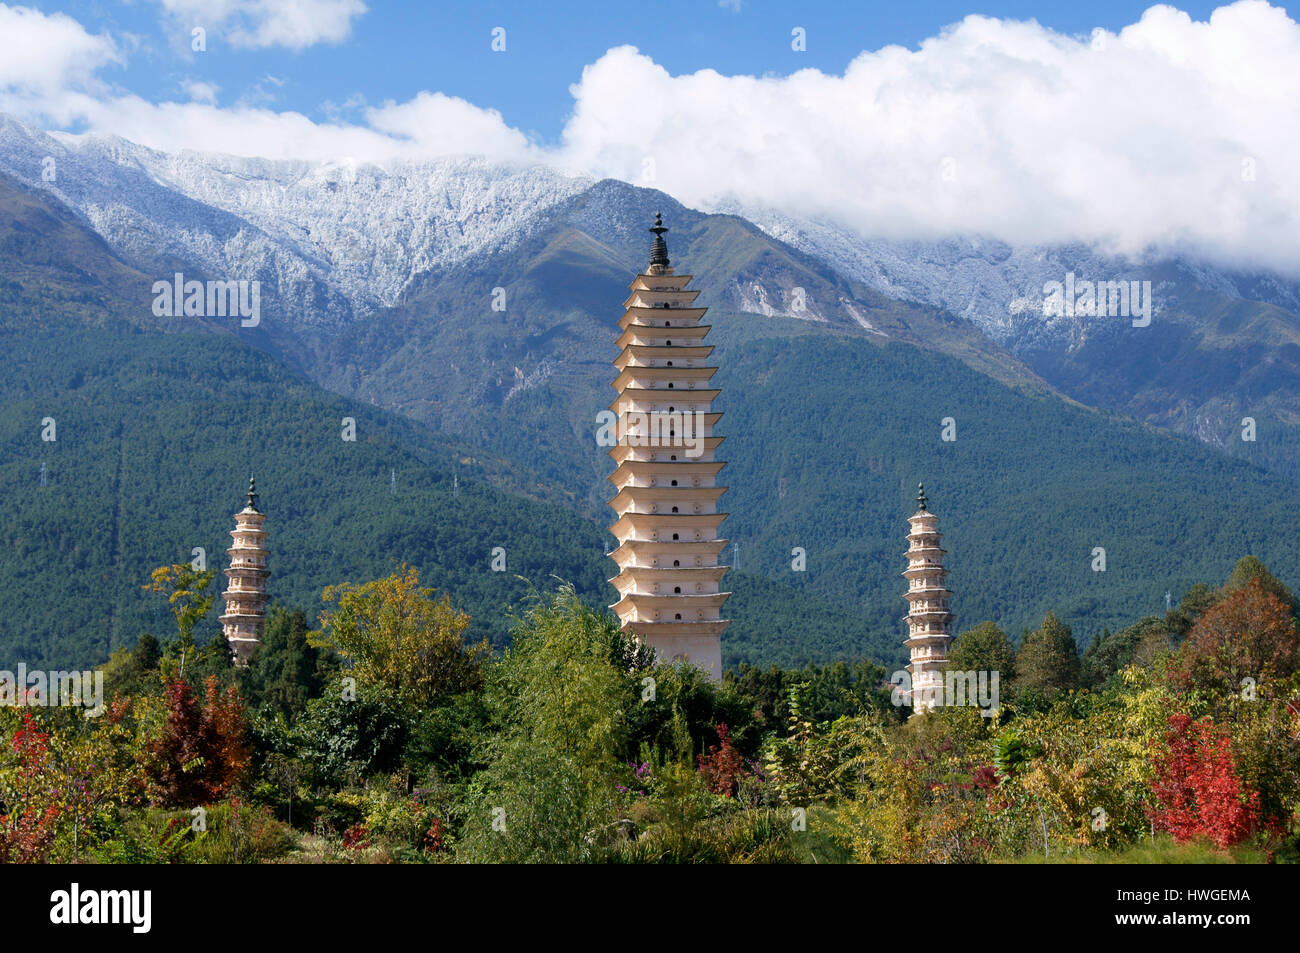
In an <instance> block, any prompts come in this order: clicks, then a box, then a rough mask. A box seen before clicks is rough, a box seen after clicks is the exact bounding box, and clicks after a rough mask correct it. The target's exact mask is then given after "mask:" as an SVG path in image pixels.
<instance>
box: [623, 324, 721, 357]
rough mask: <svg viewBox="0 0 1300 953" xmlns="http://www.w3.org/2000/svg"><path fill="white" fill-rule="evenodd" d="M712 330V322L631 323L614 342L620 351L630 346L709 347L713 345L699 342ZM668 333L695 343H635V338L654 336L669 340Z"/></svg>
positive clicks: (673, 348) (671, 348)
mask: <svg viewBox="0 0 1300 953" xmlns="http://www.w3.org/2000/svg"><path fill="white" fill-rule="evenodd" d="M712 330H713V325H711V324H692V325H686V326H681V327H675V328H672V327H669V328H664V327H651V326H649V325H645V324H631V325H628V326H627V327H626V328H624V329H623V333H622V334H620V335H619V336H618V340H617V341H615V342H614V344H615V346H616V347H618V348H619V350H620V351H621V350H622V349H624V348H628V347H662V348H668V349H670V350H675V349H676V348H679V347H680V348H688V347H708V346H711V345H705V344H701V343H699V342H701V341H703V340H704V339H705V338H706V337H708V336H709V332H710V331H712ZM651 331H653V332H654V334H653V335H651V334H650V333H648V332H651ZM668 335H672V336H673V337H675V338H678V339H679V340H683V341H693V342H695V343H692V344H635V343H633V341H634V339H636V338H650V337H654V338H659V337H662V338H663V339H664V340H665V341H667V340H668Z"/></svg>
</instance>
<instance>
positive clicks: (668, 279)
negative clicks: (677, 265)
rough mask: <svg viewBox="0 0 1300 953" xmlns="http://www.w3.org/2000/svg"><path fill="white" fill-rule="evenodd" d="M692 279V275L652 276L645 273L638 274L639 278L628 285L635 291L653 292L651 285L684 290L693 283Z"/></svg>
mask: <svg viewBox="0 0 1300 953" xmlns="http://www.w3.org/2000/svg"><path fill="white" fill-rule="evenodd" d="M691 278H692V276H691V275H679V274H676V273H674V272H672V271H669V272H666V273H663V274H658V275H652V274H649V273H647V272H644V271H643V272H640V273H638V274H637V276H636V277H635V278H633V279H632V283H631V284H629V285H628V288H629V289H631V290H633V291H637V290H640V291H651V290H653V288H652V287H650V285H651V284H655V285H669V286H670V287H676V288H684V287H686V286H687V285H688V284H690V283H691Z"/></svg>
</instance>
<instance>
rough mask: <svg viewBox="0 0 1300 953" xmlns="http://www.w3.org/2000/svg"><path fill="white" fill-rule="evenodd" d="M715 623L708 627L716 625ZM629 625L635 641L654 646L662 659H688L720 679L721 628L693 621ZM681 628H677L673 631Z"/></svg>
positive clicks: (677, 660)
mask: <svg viewBox="0 0 1300 953" xmlns="http://www.w3.org/2000/svg"><path fill="white" fill-rule="evenodd" d="M716 625H717V624H716V623H714V624H713V625H712V626H708V628H714V627H716ZM627 628H628V629H630V630H631V631H632V633H633V634H634V635H636V637H637V639H638V641H640V642H642V643H643V644H645V645H648V646H650V648H652V649H654V650H655V654H656V655H657V656H658V657H659V660H660V661H661V662H664V663H668V664H671V663H672V662H687V663H689V664H691V665H694V666H696V667H697V668H701V669H703V670H704V671H705V672H706V673H708V676H709V679H710V680H711V681H714V682H720V681H722V637H721V632H720V631H713V632H710V631H707V630H706V631H700V629H705V628H706V626H695V625H693V624H687V625H675V624H673V623H664V622H660V623H654V622H649V623H646V622H633V623H631V624H630V625H629V626H627ZM674 630H680V631H674Z"/></svg>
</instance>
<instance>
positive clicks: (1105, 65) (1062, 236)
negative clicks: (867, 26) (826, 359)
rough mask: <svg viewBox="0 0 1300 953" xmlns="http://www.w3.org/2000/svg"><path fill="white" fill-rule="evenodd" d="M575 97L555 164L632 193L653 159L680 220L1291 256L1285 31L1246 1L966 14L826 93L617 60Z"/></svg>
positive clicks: (1294, 98)
mask: <svg viewBox="0 0 1300 953" xmlns="http://www.w3.org/2000/svg"><path fill="white" fill-rule="evenodd" d="M572 92H573V96H574V99H575V101H576V105H575V111H574V115H573V117H572V119H571V120H570V122H569V124H568V126H567V127H566V129H565V132H564V156H565V159H566V160H567V161H568V162H569V163H571V164H572V165H573V166H574V167H576V168H579V169H581V170H583V171H586V172H589V173H594V174H598V175H608V176H612V177H616V178H622V179H627V180H629V181H636V180H637V179H638V178H639V177H640V176H641V174H642V170H643V169H644V167H645V160H646V159H647V158H652V159H653V160H654V169H655V172H656V176H657V181H656V183H655V184H656V185H657V186H658V187H659V188H662V189H663V190H665V191H667V192H669V193H670V194H672V195H674V196H675V197H677V198H678V199H680V200H682V201H683V202H686V203H687V204H691V205H696V206H702V207H709V206H710V205H711V204H713V203H715V202H718V201H720V200H722V199H725V198H727V197H734V198H736V199H739V200H740V202H741V203H755V204H761V205H766V206H774V207H777V208H778V209H781V210H782V211H785V212H788V213H792V214H795V215H803V216H824V217H830V218H833V219H836V220H838V221H840V222H842V223H845V224H848V225H850V226H852V227H854V228H855V229H857V230H859V231H861V232H863V233H866V234H871V235H881V236H899V237H912V236H933V235H944V234H953V233H981V234H985V235H991V236H994V237H998V238H1002V239H1005V240H1008V241H1011V242H1059V241H1075V240H1083V241H1087V242H1089V243H1094V244H1097V245H1099V246H1100V247H1102V248H1103V249H1105V250H1107V251H1111V252H1120V253H1130V254H1132V253H1140V252H1141V251H1143V250H1144V249H1147V248H1149V247H1152V246H1159V247H1161V248H1164V249H1181V250H1188V251H1192V252H1197V251H1199V252H1202V253H1205V254H1208V255H1212V256H1213V257H1215V258H1217V259H1219V260H1227V261H1229V262H1233V263H1242V264H1247V263H1249V264H1266V265H1269V266H1272V267H1275V268H1279V269H1283V270H1286V271H1289V272H1292V273H1294V272H1296V271H1297V264H1296V262H1297V261H1298V260H1300V177H1297V176H1296V175H1295V174H1294V171H1293V170H1294V157H1295V156H1296V155H1297V154H1300V122H1297V121H1296V116H1297V106H1296V104H1297V103H1298V102H1300V26H1297V24H1296V23H1295V22H1294V21H1292V20H1291V19H1290V18H1289V17H1288V16H1287V14H1286V13H1285V11H1283V10H1281V9H1278V8H1274V7H1270V6H1268V5H1267V4H1266V3H1263V2H1255V0H1246V2H1240V3H1236V4H1234V5H1232V6H1230V7H1224V8H1221V9H1219V10H1217V11H1215V12H1214V14H1213V15H1212V16H1211V18H1210V20H1209V22H1208V23H1207V22H1201V23H1197V22H1193V21H1192V20H1191V18H1190V17H1188V16H1187V15H1186V14H1184V13H1181V12H1179V11H1177V10H1175V9H1173V8H1172V7H1168V6H1160V7H1152V8H1151V9H1150V10H1148V11H1147V12H1146V13H1145V14H1144V15H1143V17H1142V18H1141V20H1140V21H1139V22H1138V23H1136V24H1133V25H1131V26H1129V27H1126V28H1124V29H1123V30H1121V31H1120V33H1119V34H1118V35H1116V34H1109V33H1105V32H1098V33H1096V34H1094V36H1092V37H1085V38H1078V39H1076V38H1072V37H1067V36H1062V35H1060V34H1057V33H1054V32H1052V31H1050V30H1048V29H1045V28H1044V27H1042V26H1040V25H1038V24H1036V23H1032V22H1028V23H1025V22H1011V21H1001V20H994V19H989V18H986V17H968V18H967V19H965V20H963V21H962V22H960V23H958V24H956V25H954V26H952V27H950V28H949V29H947V30H945V31H943V33H942V34H941V35H940V36H937V37H934V38H931V39H929V40H927V41H925V42H924V43H923V44H922V45H921V47H920V49H918V50H915V51H910V50H906V49H903V48H901V47H887V48H885V49H882V50H879V51H876V52H868V53H863V54H861V55H860V56H858V57H857V58H856V59H855V60H854V61H853V62H852V63H850V64H849V66H848V68H847V69H846V70H845V72H844V74H843V75H839V76H836V75H826V74H824V73H821V72H819V71H816V70H803V71H800V72H798V73H795V74H793V75H790V76H787V77H779V78H754V77H748V76H722V75H719V74H718V73H716V72H714V71H712V70H703V71H700V72H698V73H693V74H690V75H684V76H671V75H669V74H668V73H667V72H666V71H665V70H664V69H663V68H662V67H660V66H658V65H657V64H655V63H654V62H653V61H652V60H650V59H649V58H648V57H646V56H644V55H642V54H640V53H638V52H637V51H636V50H635V49H633V48H631V47H623V48H620V49H615V50H611V51H609V52H608V53H606V54H605V55H604V56H603V57H601V58H600V60H598V61H597V62H596V63H594V64H592V65H591V66H589V67H587V69H586V70H584V72H583V75H582V80H581V81H580V82H579V83H577V84H576V85H575V86H574V87H573V88H572ZM1252 163H1253V169H1254V172H1255V179H1254V181H1249V180H1248V177H1249V171H1250V169H1251V168H1252ZM1243 170H1245V171H1246V172H1247V176H1246V177H1245V179H1246V180H1244V177H1243Z"/></svg>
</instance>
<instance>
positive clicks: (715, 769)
mask: <svg viewBox="0 0 1300 953" xmlns="http://www.w3.org/2000/svg"><path fill="white" fill-rule="evenodd" d="M717 730H718V744H716V745H714V746H713V747H711V748H709V753H708V754H707V755H697V756H696V760H697V761H698V762H699V772H700V776H701V777H702V778H703V779H704V786H705V787H706V788H708V789H709V790H710V791H712V792H713V793H714V794H725V795H726V796H727V797H735V796H736V790H737V788H739V787H740V778H741V776H742V775H743V774H744V772H745V759H744V758H742V757H741V755H740V752H739V751H737V750H736V748H735V745H733V744H732V743H731V736H730V734H729V733H728V731H727V726H726V725H725V724H720V725H718V729H717Z"/></svg>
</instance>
